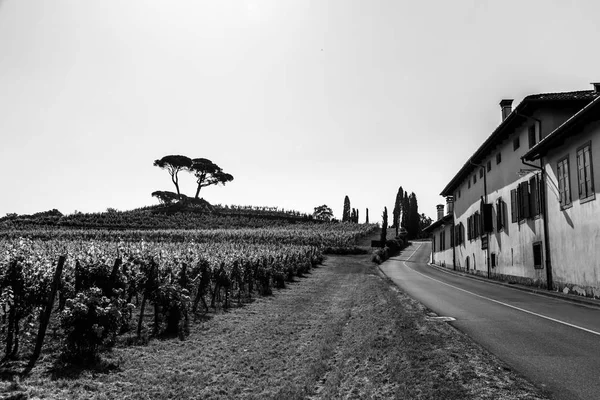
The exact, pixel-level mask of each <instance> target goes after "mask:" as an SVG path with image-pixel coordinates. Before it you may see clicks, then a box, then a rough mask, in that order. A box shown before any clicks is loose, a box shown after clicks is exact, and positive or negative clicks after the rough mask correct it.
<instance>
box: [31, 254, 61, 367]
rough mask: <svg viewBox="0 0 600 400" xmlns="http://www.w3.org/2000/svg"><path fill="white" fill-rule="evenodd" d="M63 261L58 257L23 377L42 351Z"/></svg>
mask: <svg viewBox="0 0 600 400" xmlns="http://www.w3.org/2000/svg"><path fill="white" fill-rule="evenodd" d="M65 260H66V256H60V257H59V258H58V265H57V266H56V271H54V279H53V280H52V288H51V289H50V298H49V299H48V303H46V308H45V310H44V311H43V312H42V315H40V328H39V330H38V335H37V339H36V342H35V349H34V350H33V354H32V355H31V358H30V359H29V364H27V368H26V369H25V371H24V372H23V374H24V375H26V374H28V373H29V372H30V371H31V370H32V369H33V366H34V365H35V362H36V361H37V359H38V357H39V356H40V353H41V351H42V345H43V344H44V336H46V328H47V327H48V322H50V314H51V313H52V307H53V306H54V298H55V297H56V291H57V290H58V285H59V283H60V277H61V275H62V270H63V266H64V264H65Z"/></svg>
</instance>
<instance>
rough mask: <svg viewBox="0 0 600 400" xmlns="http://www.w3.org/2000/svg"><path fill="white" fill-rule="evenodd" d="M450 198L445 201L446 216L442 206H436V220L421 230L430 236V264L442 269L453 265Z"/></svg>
mask: <svg viewBox="0 0 600 400" xmlns="http://www.w3.org/2000/svg"><path fill="white" fill-rule="evenodd" d="M452 201H453V199H452V198H450V197H449V198H447V199H446V204H447V208H446V211H447V212H446V214H444V205H443V204H438V205H437V206H436V207H437V220H436V221H435V222H434V223H432V224H431V225H429V226H428V227H427V228H425V229H423V232H425V233H427V234H429V235H430V236H431V249H432V251H431V262H432V263H434V264H437V265H440V266H443V267H446V266H453V265H454V257H455V254H454V250H455V249H454V235H453V232H454V213H453V211H452Z"/></svg>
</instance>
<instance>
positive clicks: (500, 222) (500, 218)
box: [496, 198, 506, 232]
mask: <svg viewBox="0 0 600 400" xmlns="http://www.w3.org/2000/svg"><path fill="white" fill-rule="evenodd" d="M505 214H506V205H505V204H504V201H502V198H498V200H497V201H496V230H497V231H498V232H500V230H501V229H503V228H504V224H505V223H506V215H505Z"/></svg>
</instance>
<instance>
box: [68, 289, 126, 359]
mask: <svg viewBox="0 0 600 400" xmlns="http://www.w3.org/2000/svg"><path fill="white" fill-rule="evenodd" d="M132 307H134V306H133V305H132V304H127V302H126V301H125V300H123V299H120V298H118V297H112V298H108V297H106V296H104V295H103V294H102V290H101V289H99V288H97V287H92V288H90V289H88V290H85V291H83V292H80V293H77V295H76V296H75V297H74V298H72V299H68V300H67V301H66V306H65V309H64V310H63V311H62V313H61V314H60V327H61V329H62V330H63V332H64V345H65V349H64V351H65V355H67V356H68V357H69V358H72V359H76V360H80V361H90V360H94V359H96V358H97V356H98V352H99V350H100V349H101V348H110V347H112V346H113V345H114V344H115V340H116V336H117V334H118V333H119V331H120V329H121V327H122V326H123V324H125V323H128V322H129V315H130V313H129V312H127V311H128V309H131V308H132Z"/></svg>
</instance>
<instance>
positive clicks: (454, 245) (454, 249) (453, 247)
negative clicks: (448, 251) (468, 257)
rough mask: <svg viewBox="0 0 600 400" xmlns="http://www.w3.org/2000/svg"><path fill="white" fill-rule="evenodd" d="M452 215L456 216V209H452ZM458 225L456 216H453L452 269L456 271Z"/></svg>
mask: <svg viewBox="0 0 600 400" xmlns="http://www.w3.org/2000/svg"><path fill="white" fill-rule="evenodd" d="M452 214H454V208H453V209H452ZM455 233H456V223H455V222H454V215H453V216H452V232H450V234H451V235H452V267H453V268H452V269H453V270H455V271H456V235H455Z"/></svg>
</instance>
